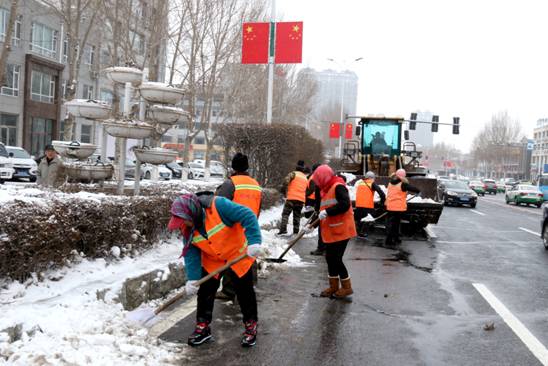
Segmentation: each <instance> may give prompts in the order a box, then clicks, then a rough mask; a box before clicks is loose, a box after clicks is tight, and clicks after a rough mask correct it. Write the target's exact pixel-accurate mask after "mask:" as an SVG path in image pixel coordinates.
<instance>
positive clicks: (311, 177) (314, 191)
mask: <svg viewBox="0 0 548 366" xmlns="http://www.w3.org/2000/svg"><path fill="white" fill-rule="evenodd" d="M313 179H314V174H312V175H310V177H309V178H308V186H307V189H310V183H311V182H312V181H313ZM306 198H308V199H309V200H315V199H316V190H315V189H314V190H313V191H312V193H310V194H309V195H308V197H306Z"/></svg>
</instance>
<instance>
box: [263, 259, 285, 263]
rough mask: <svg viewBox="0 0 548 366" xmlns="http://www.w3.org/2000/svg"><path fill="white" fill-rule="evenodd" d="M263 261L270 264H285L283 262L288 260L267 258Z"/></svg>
mask: <svg viewBox="0 0 548 366" xmlns="http://www.w3.org/2000/svg"><path fill="white" fill-rule="evenodd" d="M263 260H264V261H265V262H269V263H283V262H286V260H285V259H282V258H265V259H263Z"/></svg>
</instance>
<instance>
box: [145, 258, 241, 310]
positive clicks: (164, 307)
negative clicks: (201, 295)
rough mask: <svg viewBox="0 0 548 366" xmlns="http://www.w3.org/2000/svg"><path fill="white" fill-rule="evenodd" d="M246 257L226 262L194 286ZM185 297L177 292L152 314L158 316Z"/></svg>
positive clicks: (184, 293)
mask: <svg viewBox="0 0 548 366" xmlns="http://www.w3.org/2000/svg"><path fill="white" fill-rule="evenodd" d="M246 257H247V253H244V254H242V255H240V256H239V257H236V258H234V259H232V260H230V261H228V262H226V263H225V264H224V265H223V266H221V267H219V268H217V269H216V270H214V271H213V272H211V273H209V274H208V275H207V276H204V277H202V278H200V279H199V280H198V281H196V284H195V286H196V287H197V286H200V285H201V284H203V283H204V282H206V281H209V280H210V279H211V278H212V277H214V276H216V275H218V274H219V273H221V272H223V271H224V270H226V269H228V268H229V267H230V266H232V265H233V264H236V263H238V262H239V261H241V260H242V259H244V258H246ZM185 295H186V292H185V291H181V292H179V293H178V294H177V295H175V296H173V297H172V298H171V299H169V300H167V301H166V302H164V303H163V304H161V305H159V306H158V307H157V308H156V309H155V310H154V314H156V315H158V314H159V313H161V312H162V311H164V310H165V309H166V308H168V307H169V306H171V305H172V304H174V303H175V302H177V301H179V300H180V299H182V298H183V297H184V296H185Z"/></svg>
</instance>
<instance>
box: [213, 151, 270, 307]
mask: <svg viewBox="0 0 548 366" xmlns="http://www.w3.org/2000/svg"><path fill="white" fill-rule="evenodd" d="M248 169H249V161H248V159H247V156H246V155H244V154H242V153H236V155H234V157H233V158H232V170H233V173H232V174H231V176H230V178H229V179H226V180H225V181H224V182H223V184H221V185H220V186H219V187H218V188H217V191H216V192H215V195H217V196H220V197H225V198H228V199H229V200H231V201H234V202H235V203H239V204H240V205H243V206H246V207H248V208H250V209H251V211H253V213H254V214H255V215H256V216H257V217H259V213H260V211H261V199H262V193H261V192H262V188H261V186H260V185H259V183H258V182H257V181H256V180H255V179H253V178H251V177H250V176H249V173H248V172H247V170H248ZM253 273H254V274H256V267H255V268H253ZM254 277H255V278H256V276H254ZM235 296H236V290H235V288H234V285H233V281H232V278H231V277H230V271H227V273H223V288H222V290H221V291H220V292H219V293H218V294H217V298H221V299H234V298H235Z"/></svg>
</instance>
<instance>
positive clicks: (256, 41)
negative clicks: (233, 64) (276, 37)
mask: <svg viewBox="0 0 548 366" xmlns="http://www.w3.org/2000/svg"><path fill="white" fill-rule="evenodd" d="M269 40H270V23H244V26H243V32H242V64H267V63H268V46H269Z"/></svg>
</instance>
